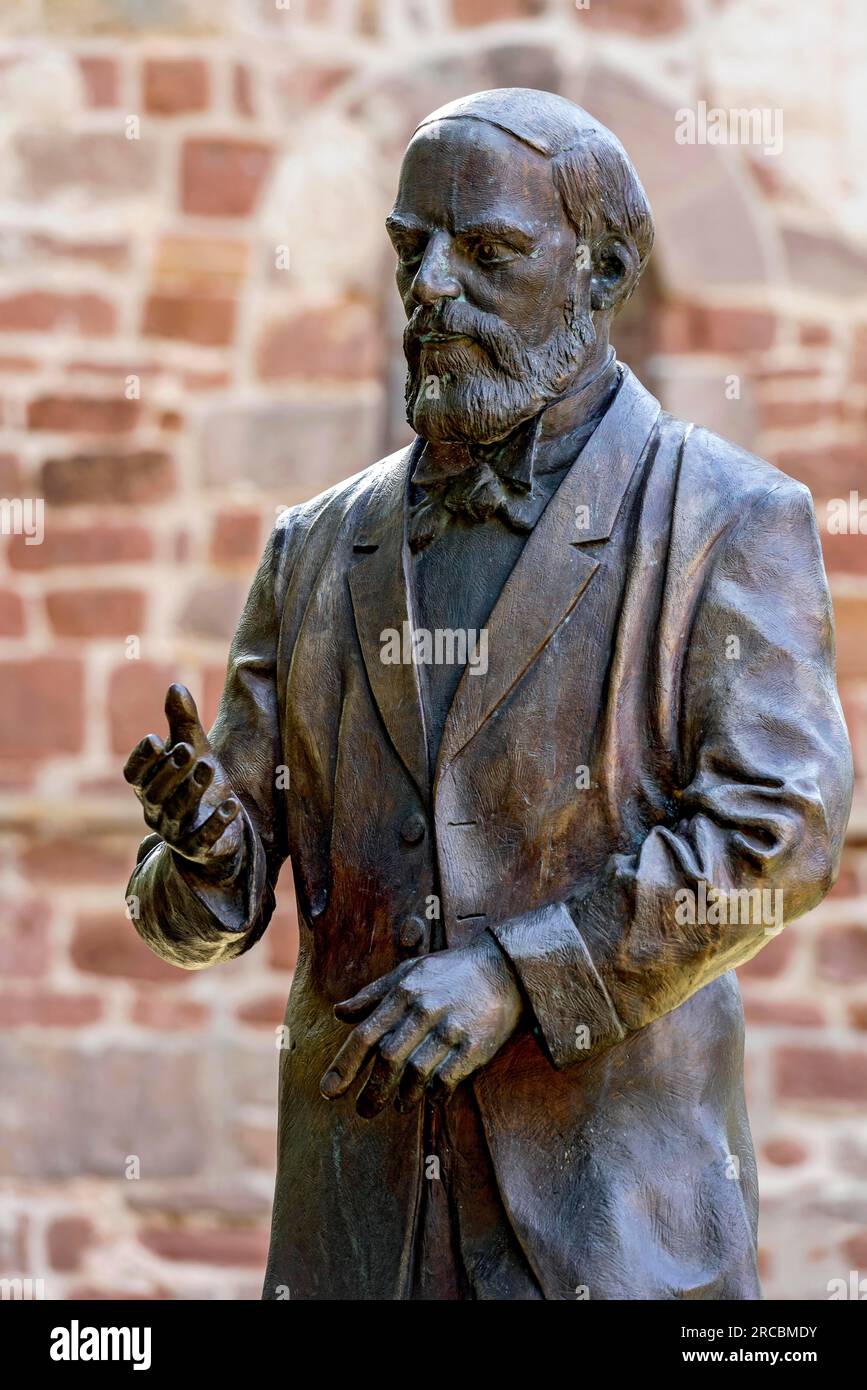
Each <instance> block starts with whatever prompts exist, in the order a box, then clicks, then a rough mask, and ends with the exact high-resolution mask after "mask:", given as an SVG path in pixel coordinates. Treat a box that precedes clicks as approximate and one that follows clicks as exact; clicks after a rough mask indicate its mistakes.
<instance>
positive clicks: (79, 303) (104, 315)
mask: <svg viewBox="0 0 867 1390" xmlns="http://www.w3.org/2000/svg"><path fill="white" fill-rule="evenodd" d="M116 326H117V315H116V313H115V309H114V305H113V304H111V303H109V301H108V300H107V299H105V298H104V297H103V296H102V295H99V294H88V293H80V294H77V293H74V292H71V291H70V292H68V293H66V294H63V293H61V292H60V291H59V290H20V291H18V292H16V293H14V294H6V295H2V296H0V333H53V332H56V331H59V330H61V329H65V330H66V331H67V332H72V333H80V334H81V336H82V337H83V338H105V337H107V336H109V335H110V334H111V333H113V332H114V330H115V327H116Z"/></svg>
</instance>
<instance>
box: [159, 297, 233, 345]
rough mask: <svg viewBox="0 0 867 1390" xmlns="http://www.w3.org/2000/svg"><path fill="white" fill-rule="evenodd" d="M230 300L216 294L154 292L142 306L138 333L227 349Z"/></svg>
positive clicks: (231, 314)
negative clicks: (140, 330) (143, 307)
mask: <svg viewBox="0 0 867 1390" xmlns="http://www.w3.org/2000/svg"><path fill="white" fill-rule="evenodd" d="M235 314H236V304H235V301H234V299H225V298H221V297H220V296H218V295H203V294H202V295H194V294H168V293H155V294H151V295H149V296H148V299H147V302H146V304H145V311H144V323H143V325H142V332H143V334H144V335H145V337H149V338H175V339H180V340H181V341H183V342H188V343H198V344H199V345H200V346H202V347H227V346H228V345H229V344H230V343H231V342H232V340H233V338H234V336H235Z"/></svg>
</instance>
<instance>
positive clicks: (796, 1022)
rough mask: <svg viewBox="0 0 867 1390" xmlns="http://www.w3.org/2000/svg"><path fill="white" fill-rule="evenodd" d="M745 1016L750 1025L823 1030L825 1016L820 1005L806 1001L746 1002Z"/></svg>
mask: <svg viewBox="0 0 867 1390" xmlns="http://www.w3.org/2000/svg"><path fill="white" fill-rule="evenodd" d="M744 1016H745V1018H746V1020H747V1022H748V1023H756V1024H763V1023H764V1024H771V1025H773V1024H782V1025H788V1026H790V1027H794V1028H821V1027H822V1024H823V1023H824V1022H825V1016H824V1014H823V1013H822V1010H821V1009H820V1008H819V1005H818V1004H811V1003H810V1002H809V1001H808V1000H806V999H754V998H750V996H749V995H748V996H747V998H746V999H745V1000H744Z"/></svg>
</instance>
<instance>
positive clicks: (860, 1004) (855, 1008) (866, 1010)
mask: <svg viewBox="0 0 867 1390" xmlns="http://www.w3.org/2000/svg"><path fill="white" fill-rule="evenodd" d="M849 1023H850V1024H851V1026H852V1027H853V1028H857V1029H858V1030H859V1032H862V1033H864V1032H867V999H856V1000H855V1002H854V1003H852V1004H850V1005H849Z"/></svg>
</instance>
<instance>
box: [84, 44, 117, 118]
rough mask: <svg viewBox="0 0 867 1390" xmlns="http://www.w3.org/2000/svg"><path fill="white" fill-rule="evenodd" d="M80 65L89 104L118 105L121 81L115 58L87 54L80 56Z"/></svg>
mask: <svg viewBox="0 0 867 1390" xmlns="http://www.w3.org/2000/svg"><path fill="white" fill-rule="evenodd" d="M78 66H79V70H80V72H81V76H82V78H83V80H84V91H85V99H86V101H87V104H88V106H93V107H103V106H117V104H118V93H119V83H118V70H117V63H116V62H115V61H114V59H113V58H100V57H96V56H87V55H85V56H84V57H81V58H79V60H78Z"/></svg>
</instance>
